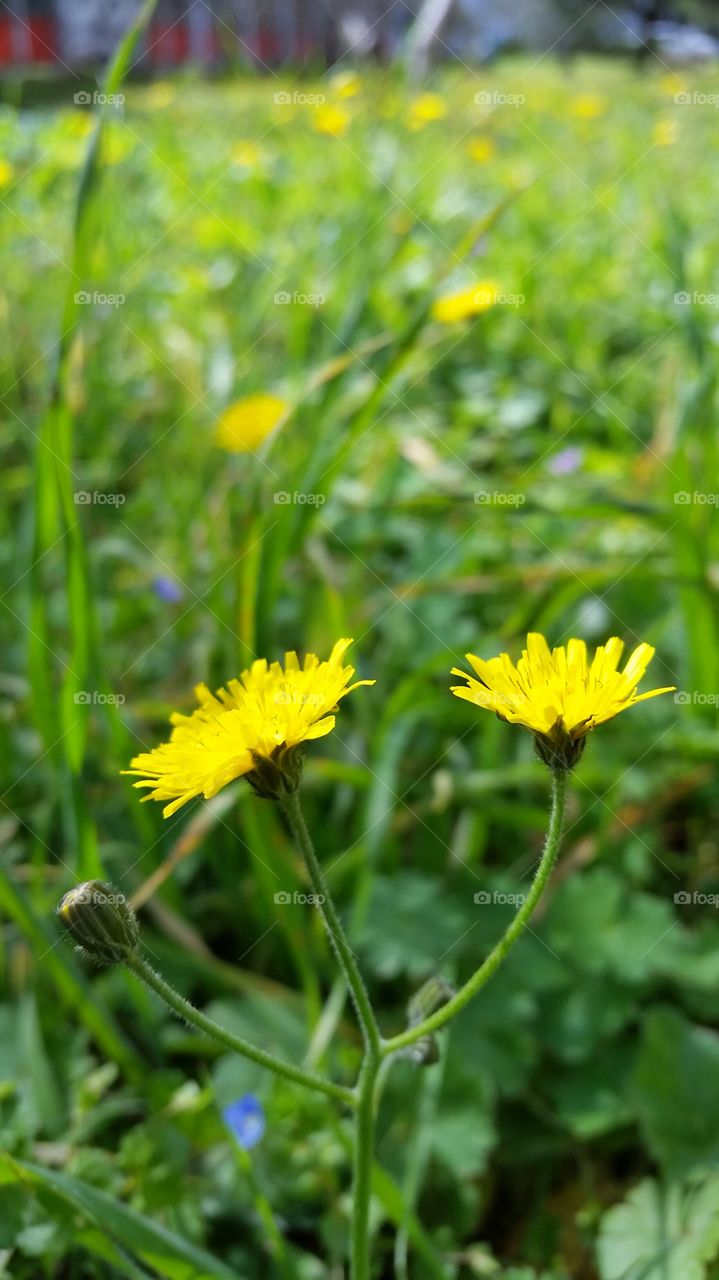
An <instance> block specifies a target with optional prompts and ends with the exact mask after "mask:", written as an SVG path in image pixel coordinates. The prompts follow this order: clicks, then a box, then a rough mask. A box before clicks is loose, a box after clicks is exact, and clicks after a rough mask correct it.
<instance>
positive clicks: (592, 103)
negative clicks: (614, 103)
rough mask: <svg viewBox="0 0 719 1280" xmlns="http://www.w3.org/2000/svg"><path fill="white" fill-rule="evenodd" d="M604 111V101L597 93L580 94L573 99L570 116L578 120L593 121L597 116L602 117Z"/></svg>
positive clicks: (605, 106)
mask: <svg viewBox="0 0 719 1280" xmlns="http://www.w3.org/2000/svg"><path fill="white" fill-rule="evenodd" d="M606 109H607V103H606V100H605V99H604V98H601V97H600V96H599V94H598V93H580V94H579V96H578V97H577V98H574V99H573V101H572V104H571V107H570V111H571V113H572V115H573V116H576V117H577V119H578V120H595V119H596V117H597V116H603V115H604V112H605V111H606Z"/></svg>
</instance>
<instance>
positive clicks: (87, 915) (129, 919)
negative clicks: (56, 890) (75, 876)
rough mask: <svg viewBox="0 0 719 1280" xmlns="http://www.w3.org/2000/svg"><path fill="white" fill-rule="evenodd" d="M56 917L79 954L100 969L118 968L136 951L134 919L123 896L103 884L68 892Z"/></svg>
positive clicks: (137, 932)
mask: <svg viewBox="0 0 719 1280" xmlns="http://www.w3.org/2000/svg"><path fill="white" fill-rule="evenodd" d="M57 914H58V916H59V917H60V920H61V921H62V923H63V925H64V927H65V928H66V929H67V931H68V933H69V934H70V936H71V937H72V938H73V939H74V941H75V942H76V943H77V945H78V947H79V949H80V951H82V952H83V954H84V955H86V956H89V957H90V958H91V959H92V960H94V961H95V962H96V963H97V964H99V965H109V964H121V963H122V962H123V960H127V958H128V956H130V955H132V953H133V952H134V951H135V950H136V949H137V945H138V942H139V940H140V930H139V926H138V923H137V917H136V916H135V913H134V911H133V910H132V907H131V906H130V905H129V903H128V901H127V899H126V897H125V895H124V894H123V893H120V891H119V890H118V889H115V888H114V887H113V885H111V884H106V883H105V882H104V880H86V881H85V883H84V884H79V885H77V887H76V888H74V889H70V891H69V893H66V894H65V896H64V898H63V899H62V901H61V902H60V904H59V906H58V908H57Z"/></svg>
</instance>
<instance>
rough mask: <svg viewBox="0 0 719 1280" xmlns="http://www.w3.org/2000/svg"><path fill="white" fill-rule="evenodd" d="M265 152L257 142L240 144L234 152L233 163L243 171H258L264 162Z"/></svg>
mask: <svg viewBox="0 0 719 1280" xmlns="http://www.w3.org/2000/svg"><path fill="white" fill-rule="evenodd" d="M264 155H265V153H264V151H263V150H262V147H260V146H258V145H257V143H256V142H238V144H237V146H236V147H235V148H234V150H233V152H232V163H233V164H238V165H242V167H243V169H256V168H257V166H258V165H259V164H261V163H262V161H263V160H264Z"/></svg>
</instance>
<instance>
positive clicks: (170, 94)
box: [145, 80, 177, 110]
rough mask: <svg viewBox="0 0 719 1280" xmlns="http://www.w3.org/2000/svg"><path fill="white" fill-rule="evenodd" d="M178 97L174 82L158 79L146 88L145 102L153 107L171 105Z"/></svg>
mask: <svg viewBox="0 0 719 1280" xmlns="http://www.w3.org/2000/svg"><path fill="white" fill-rule="evenodd" d="M176 97H177V90H176V88H175V86H174V84H170V82H169V81H168V80H156V81H155V83H154V84H151V85H149V86H148V88H147V89H146V90H145V102H147V103H149V104H150V106H151V107H158V108H160V110H162V108H163V107H169V106H170V105H171V103H173V102H174V101H175V98H176Z"/></svg>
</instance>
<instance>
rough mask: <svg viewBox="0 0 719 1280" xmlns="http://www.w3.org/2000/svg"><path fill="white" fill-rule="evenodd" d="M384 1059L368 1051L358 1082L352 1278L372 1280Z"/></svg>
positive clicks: (353, 1184)
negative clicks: (374, 1182)
mask: <svg viewBox="0 0 719 1280" xmlns="http://www.w3.org/2000/svg"><path fill="white" fill-rule="evenodd" d="M381 1062H382V1058H381V1056H380V1054H379V1053H377V1052H376V1051H375V1050H374V1049H369V1050H368V1051H367V1053H366V1054H365V1059H364V1062H363V1063H362V1070H361V1072H360V1077H359V1081H358V1086H357V1088H358V1100H357V1112H356V1120H355V1140H354V1165H353V1178H352V1265H351V1268H350V1276H351V1280H369V1274H370V1233H369V1211H370V1201H371V1198H372V1165H373V1163H374V1129H375V1097H376V1092H377V1077H378V1073H379V1069H380V1065H381Z"/></svg>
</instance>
